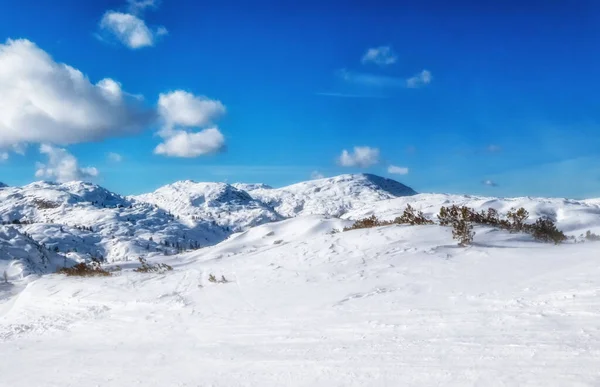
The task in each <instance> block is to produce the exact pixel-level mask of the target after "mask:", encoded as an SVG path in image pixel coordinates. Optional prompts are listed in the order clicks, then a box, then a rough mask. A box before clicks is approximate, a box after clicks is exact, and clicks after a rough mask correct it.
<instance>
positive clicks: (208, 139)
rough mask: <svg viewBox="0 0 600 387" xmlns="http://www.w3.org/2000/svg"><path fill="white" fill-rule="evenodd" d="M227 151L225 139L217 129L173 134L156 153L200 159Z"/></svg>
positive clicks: (175, 132)
mask: <svg viewBox="0 0 600 387" xmlns="http://www.w3.org/2000/svg"><path fill="white" fill-rule="evenodd" d="M224 149H225V137H223V134H222V133H221V132H220V131H219V129H217V128H210V129H204V130H202V131H200V132H195V133H189V132H186V131H183V130H177V131H174V132H172V133H171V134H170V135H169V136H168V137H167V138H166V140H165V142H164V143H162V144H159V145H158V146H157V147H156V148H155V149H154V153H156V154H159V155H164V156H174V157H198V156H203V155H208V154H213V153H218V152H221V151H223V150H224Z"/></svg>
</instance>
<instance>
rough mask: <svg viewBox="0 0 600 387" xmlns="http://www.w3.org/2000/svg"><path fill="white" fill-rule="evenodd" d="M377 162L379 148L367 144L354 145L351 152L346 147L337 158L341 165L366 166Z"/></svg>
mask: <svg viewBox="0 0 600 387" xmlns="http://www.w3.org/2000/svg"><path fill="white" fill-rule="evenodd" d="M378 162H379V149H377V148H371V147H368V146H355V147H354V151H353V152H348V151H347V150H346V149H344V150H343V151H342V154H341V156H340V157H339V158H338V163H339V164H340V165H341V166H343V167H361V168H366V167H370V166H371V165H375V164H377V163H378Z"/></svg>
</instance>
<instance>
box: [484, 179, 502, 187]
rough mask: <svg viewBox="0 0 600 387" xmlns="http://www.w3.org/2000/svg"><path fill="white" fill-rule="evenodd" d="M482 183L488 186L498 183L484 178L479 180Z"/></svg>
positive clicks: (494, 185)
mask: <svg viewBox="0 0 600 387" xmlns="http://www.w3.org/2000/svg"><path fill="white" fill-rule="evenodd" d="M481 183H482V184H483V185H487V186H488V187H497V186H498V184H496V182H494V181H492V180H484V181H482V182H481Z"/></svg>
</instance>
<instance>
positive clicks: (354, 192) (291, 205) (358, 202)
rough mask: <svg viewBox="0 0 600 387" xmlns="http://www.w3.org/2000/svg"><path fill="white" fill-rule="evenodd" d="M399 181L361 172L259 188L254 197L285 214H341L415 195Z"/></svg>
mask: <svg viewBox="0 0 600 387" xmlns="http://www.w3.org/2000/svg"><path fill="white" fill-rule="evenodd" d="M415 194H416V192H415V191H414V190H413V189H412V188H410V187H407V186H405V185H403V184H401V183H398V182H397V181H394V180H390V179H385V178H383V177H379V176H375V175H369V174H360V175H340V176H336V177H331V178H326V179H318V180H311V181H306V182H302V183H298V184H294V185H290V186H287V187H283V188H279V189H268V188H257V189H253V190H252V191H251V192H250V195H252V197H254V198H256V199H258V200H261V201H262V202H264V203H266V204H268V205H269V206H271V207H273V208H274V209H275V210H276V211H277V212H278V213H279V214H281V215H282V216H285V217H292V216H298V215H309V214H320V215H328V216H341V215H343V214H345V213H346V212H348V211H350V210H352V209H356V208H360V207H362V206H364V205H365V204H369V203H374V202H378V201H381V200H385V199H392V198H396V197H399V196H410V195H415Z"/></svg>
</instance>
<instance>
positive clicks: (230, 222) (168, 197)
mask: <svg viewBox="0 0 600 387" xmlns="http://www.w3.org/2000/svg"><path fill="white" fill-rule="evenodd" d="M239 186H243V185H239ZM132 199H134V200H136V201H137V202H145V203H152V204H154V205H156V206H158V207H159V208H162V209H165V210H167V211H170V212H171V213H173V214H174V215H176V216H177V217H178V218H179V219H181V220H182V221H185V222H187V223H190V224H193V223H194V222H196V221H197V220H204V221H210V222H214V223H215V224H217V225H218V226H220V227H223V228H225V230H227V232H238V231H243V230H245V229H247V228H248V227H252V226H257V225H259V224H262V223H267V222H273V221H277V220H281V219H282V218H281V216H279V215H278V214H277V213H276V212H275V211H274V210H273V208H271V207H270V206H268V205H266V204H265V203H263V202H261V201H259V200H255V199H254V198H252V196H250V195H249V194H248V192H246V191H244V190H242V189H239V188H236V187H234V186H233V185H229V184H225V183H197V182H194V181H192V180H185V181H178V182H176V183H173V184H169V185H166V186H164V187H161V188H159V189H157V190H156V191H154V192H152V193H149V194H144V195H139V196H135V197H133V198H132Z"/></svg>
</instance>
